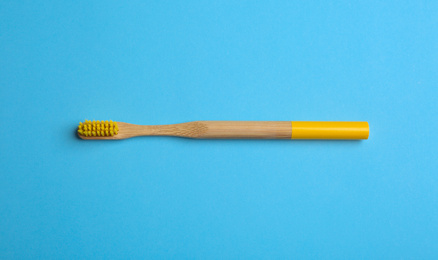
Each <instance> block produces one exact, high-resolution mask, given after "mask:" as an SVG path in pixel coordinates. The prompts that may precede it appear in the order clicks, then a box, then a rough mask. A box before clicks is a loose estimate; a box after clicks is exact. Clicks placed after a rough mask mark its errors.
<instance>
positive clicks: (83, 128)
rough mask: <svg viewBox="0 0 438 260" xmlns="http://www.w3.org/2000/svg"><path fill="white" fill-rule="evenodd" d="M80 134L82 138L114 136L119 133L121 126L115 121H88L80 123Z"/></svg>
mask: <svg viewBox="0 0 438 260" xmlns="http://www.w3.org/2000/svg"><path fill="white" fill-rule="evenodd" d="M77 132H78V134H80V135H82V136H87V137H88V136H91V137H92V136H114V135H116V134H118V133H119V126H118V124H117V122H115V121H113V120H109V121H108V120H93V121H91V120H88V119H86V120H85V121H83V122H79V125H78V130H77Z"/></svg>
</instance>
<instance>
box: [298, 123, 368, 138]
mask: <svg viewBox="0 0 438 260" xmlns="http://www.w3.org/2000/svg"><path fill="white" fill-rule="evenodd" d="M369 132H370V128H369V125H368V122H317V121H292V139H346V140H348V139H350V140H351V139H368V136H369Z"/></svg>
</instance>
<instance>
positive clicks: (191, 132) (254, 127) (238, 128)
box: [79, 121, 292, 140]
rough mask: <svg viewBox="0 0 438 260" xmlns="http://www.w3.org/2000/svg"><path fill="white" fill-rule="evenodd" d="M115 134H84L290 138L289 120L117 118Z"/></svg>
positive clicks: (119, 136)
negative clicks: (148, 121) (141, 121)
mask: <svg viewBox="0 0 438 260" xmlns="http://www.w3.org/2000/svg"><path fill="white" fill-rule="evenodd" d="M117 123H118V125H119V133H118V134H117V135H114V136H105V137H100V136H82V135H79V137H80V138H82V139H86V140H119V139H126V138H131V137H136V136H177V137H186V138H205V139H290V138H291V136H292V126H291V123H290V121H194V122H188V123H181V124H171V125H135V124H129V123H123V122H117Z"/></svg>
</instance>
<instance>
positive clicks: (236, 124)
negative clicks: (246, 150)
mask: <svg viewBox="0 0 438 260" xmlns="http://www.w3.org/2000/svg"><path fill="white" fill-rule="evenodd" d="M185 124H187V125H190V127H191V128H192V129H196V131H195V134H194V135H193V136H186V137H192V138H211V139H216V138H223V139H368V134H369V126H368V123H367V122H318V121H196V122H190V123H185Z"/></svg>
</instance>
